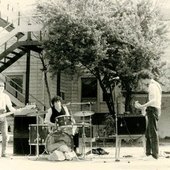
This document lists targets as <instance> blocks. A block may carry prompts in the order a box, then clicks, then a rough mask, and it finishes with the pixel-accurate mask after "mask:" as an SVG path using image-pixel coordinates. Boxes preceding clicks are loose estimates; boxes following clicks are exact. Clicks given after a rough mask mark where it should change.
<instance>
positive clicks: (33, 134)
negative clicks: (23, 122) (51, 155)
mask: <svg viewBox="0 0 170 170" xmlns="http://www.w3.org/2000/svg"><path fill="white" fill-rule="evenodd" d="M37 128H38V131H37ZM37 133H38V134H37ZM48 133H49V129H48V126H47V125H46V124H38V125H37V124H30V125H29V144H30V145H36V144H37V138H38V137H39V145H45V140H46V138H47V135H48Z"/></svg>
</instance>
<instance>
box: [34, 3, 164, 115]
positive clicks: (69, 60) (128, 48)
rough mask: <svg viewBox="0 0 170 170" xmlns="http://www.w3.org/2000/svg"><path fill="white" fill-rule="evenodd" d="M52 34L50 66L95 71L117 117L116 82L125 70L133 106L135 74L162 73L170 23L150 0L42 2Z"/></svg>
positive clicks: (48, 51)
mask: <svg viewBox="0 0 170 170" xmlns="http://www.w3.org/2000/svg"><path fill="white" fill-rule="evenodd" d="M37 11H38V12H40V13H41V14H43V17H42V18H40V19H41V21H42V22H43V24H44V26H45V29H46V31H47V32H48V37H47V39H46V40H44V50H45V52H46V57H47V58H48V59H49V64H50V71H51V72H53V73H56V72H58V71H61V70H67V72H68V70H69V72H70V73H72V74H74V73H75V71H78V70H79V71H80V69H81V70H83V71H89V72H90V73H91V74H92V75H94V76H95V77H96V79H97V80H98V82H99V84H100V87H101V89H102V91H103V93H104V95H105V96H106V103H107V106H108V109H109V112H110V113H111V115H112V116H113V117H114V115H115V108H114V102H115V101H114V100H113V93H112V91H113V88H114V87H115V85H116V83H115V77H117V76H119V78H120V80H121V84H122V87H123V89H125V90H126V110H129V111H130V105H129V103H130V100H131V94H132V91H133V90H134V89H135V86H136V84H137V82H136V79H135V75H136V73H137V72H138V71H140V70H142V69H149V70H151V71H152V72H153V73H154V74H157V75H159V72H160V70H161V66H162V64H161V56H162V54H163V49H164V45H165V33H166V27H165V25H164V24H163V22H162V21H160V18H159V17H160V15H159V12H158V10H157V8H154V7H153V5H152V3H150V1H149V0H148V1H147V0H142V1H140V2H135V3H134V2H133V1H129V0H124V1H123V0H122V1H116V0H115V1H113V0H93V1H92V0H55V1H51V2H49V3H40V4H39V5H37Z"/></svg>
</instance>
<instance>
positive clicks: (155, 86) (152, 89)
mask: <svg viewBox="0 0 170 170" xmlns="http://www.w3.org/2000/svg"><path fill="white" fill-rule="evenodd" d="M148 93H149V103H150V104H149V105H150V106H153V107H156V108H158V109H161V99H162V88H161V86H160V84H159V83H158V82H156V81H155V80H153V79H152V80H151V82H150V84H149V87H148Z"/></svg>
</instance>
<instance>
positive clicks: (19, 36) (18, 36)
mask: <svg viewBox="0 0 170 170" xmlns="http://www.w3.org/2000/svg"><path fill="white" fill-rule="evenodd" d="M24 35H25V34H24V33H22V32H18V33H17V34H16V35H15V37H17V38H18V39H20V38H22V37H23V36H24Z"/></svg>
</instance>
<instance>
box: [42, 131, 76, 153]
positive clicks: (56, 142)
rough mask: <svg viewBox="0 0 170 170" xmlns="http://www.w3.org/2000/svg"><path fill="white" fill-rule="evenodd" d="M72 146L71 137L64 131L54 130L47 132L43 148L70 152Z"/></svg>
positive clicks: (50, 151)
mask: <svg viewBox="0 0 170 170" xmlns="http://www.w3.org/2000/svg"><path fill="white" fill-rule="evenodd" d="M73 148H74V144H73V138H72V136H71V135H69V134H68V133H66V132H63V131H56V132H53V133H50V134H48V136H47V138H46V142H45V150H46V152H47V153H52V152H53V151H55V150H58V151H61V152H70V151H72V150H73Z"/></svg>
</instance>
